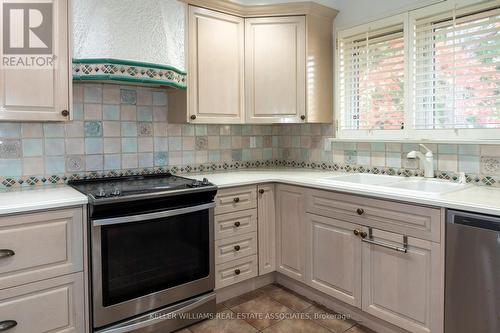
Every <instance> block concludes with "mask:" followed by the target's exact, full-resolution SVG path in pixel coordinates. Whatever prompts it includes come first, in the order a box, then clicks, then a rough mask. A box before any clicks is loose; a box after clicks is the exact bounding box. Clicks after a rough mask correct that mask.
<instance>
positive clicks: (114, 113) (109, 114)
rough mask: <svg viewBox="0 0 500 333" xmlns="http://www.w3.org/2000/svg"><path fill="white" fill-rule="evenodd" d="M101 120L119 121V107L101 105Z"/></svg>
mask: <svg viewBox="0 0 500 333" xmlns="http://www.w3.org/2000/svg"><path fill="white" fill-rule="evenodd" d="M102 119H104V120H120V106H119V105H103V106H102Z"/></svg>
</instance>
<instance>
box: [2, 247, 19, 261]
mask: <svg viewBox="0 0 500 333" xmlns="http://www.w3.org/2000/svg"><path fill="white" fill-rule="evenodd" d="M14 254H16V253H15V252H14V251H12V250H9V249H0V259H3V258H8V257H12V256H14Z"/></svg>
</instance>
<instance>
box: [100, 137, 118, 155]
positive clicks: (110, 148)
mask: <svg viewBox="0 0 500 333" xmlns="http://www.w3.org/2000/svg"><path fill="white" fill-rule="evenodd" d="M103 146H104V153H105V154H114V153H121V151H122V142H121V138H104V140H103Z"/></svg>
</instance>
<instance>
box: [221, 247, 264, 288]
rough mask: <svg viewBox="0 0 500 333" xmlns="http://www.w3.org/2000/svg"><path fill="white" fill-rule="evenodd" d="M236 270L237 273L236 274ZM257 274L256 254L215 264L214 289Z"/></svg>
mask: <svg viewBox="0 0 500 333" xmlns="http://www.w3.org/2000/svg"><path fill="white" fill-rule="evenodd" d="M237 270H238V272H239V274H237ZM257 274H258V268H257V255H253V256H249V257H245V258H241V259H238V260H234V261H229V262H227V263H224V264H221V265H217V266H216V267H215V289H220V288H223V287H227V286H229V285H231V284H234V283H238V282H241V281H244V280H247V279H250V278H253V277H256V276H257Z"/></svg>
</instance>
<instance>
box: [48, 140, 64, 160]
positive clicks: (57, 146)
mask: <svg viewBox="0 0 500 333" xmlns="http://www.w3.org/2000/svg"><path fill="white" fill-rule="evenodd" d="M44 141H45V142H44V144H45V145H44V149H45V155H47V156H59V155H64V154H65V146H64V139H63V138H47V139H45V140H44Z"/></svg>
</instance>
